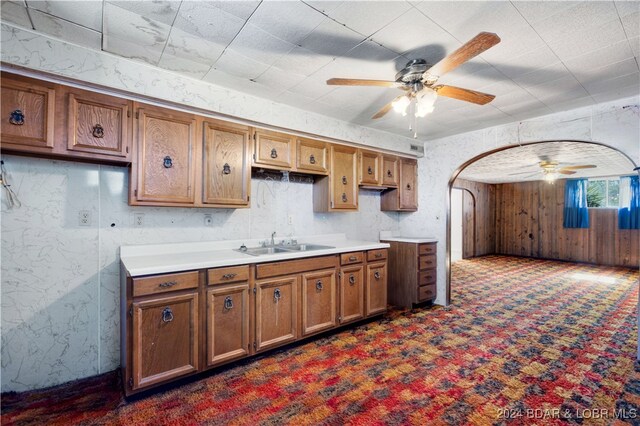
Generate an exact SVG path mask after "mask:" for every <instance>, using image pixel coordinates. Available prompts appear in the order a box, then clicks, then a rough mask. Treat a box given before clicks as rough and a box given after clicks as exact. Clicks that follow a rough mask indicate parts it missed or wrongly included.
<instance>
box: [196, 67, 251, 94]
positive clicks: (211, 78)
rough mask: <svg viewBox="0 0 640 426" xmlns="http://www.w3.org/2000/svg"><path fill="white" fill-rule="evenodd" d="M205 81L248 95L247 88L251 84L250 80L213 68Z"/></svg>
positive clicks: (205, 77) (204, 78)
mask: <svg viewBox="0 0 640 426" xmlns="http://www.w3.org/2000/svg"><path fill="white" fill-rule="evenodd" d="M202 79H203V80H204V81H207V82H209V83H212V84H215V85H218V86H221V87H228V88H231V89H234V90H240V91H242V92H245V93H246V90H247V89H246V87H247V85H248V84H249V83H250V82H251V81H250V80H249V79H248V78H245V77H238V76H236V75H232V74H229V73H227V72H225V71H222V70H220V69H215V68H211V69H210V70H209V72H208V73H207V74H206V75H205V76H204V77H203V78H202Z"/></svg>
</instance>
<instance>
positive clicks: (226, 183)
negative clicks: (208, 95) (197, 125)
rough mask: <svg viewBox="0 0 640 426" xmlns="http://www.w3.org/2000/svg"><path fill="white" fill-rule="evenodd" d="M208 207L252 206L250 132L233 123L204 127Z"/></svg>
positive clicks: (206, 198) (205, 179)
mask: <svg viewBox="0 0 640 426" xmlns="http://www.w3.org/2000/svg"><path fill="white" fill-rule="evenodd" d="M204 150H205V154H204V155H205V157H204V200H203V202H204V203H206V204H221V205H230V206H247V205H249V185H250V182H251V160H250V159H249V128H248V127H246V126H241V125H235V124H232V123H218V122H206V123H205V124H204Z"/></svg>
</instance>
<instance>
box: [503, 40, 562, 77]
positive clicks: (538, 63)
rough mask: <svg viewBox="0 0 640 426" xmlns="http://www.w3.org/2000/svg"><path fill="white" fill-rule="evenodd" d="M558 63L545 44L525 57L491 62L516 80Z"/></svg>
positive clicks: (506, 58)
mask: <svg viewBox="0 0 640 426" xmlns="http://www.w3.org/2000/svg"><path fill="white" fill-rule="evenodd" d="M558 61H559V59H558V57H557V56H556V54H555V53H553V51H552V50H551V49H550V48H549V46H547V45H546V44H545V45H543V46H541V47H539V48H537V49H532V50H531V51H530V52H528V53H526V54H524V55H521V56H511V57H504V58H502V59H496V60H495V61H491V63H492V64H493V66H494V67H495V68H496V69H497V70H498V71H500V72H501V73H503V74H504V75H506V76H507V77H509V78H516V77H519V76H521V75H524V74H527V73H530V72H533V71H536V70H538V69H541V68H543V67H545V66H547V65H548V64H554V63H557V62H558Z"/></svg>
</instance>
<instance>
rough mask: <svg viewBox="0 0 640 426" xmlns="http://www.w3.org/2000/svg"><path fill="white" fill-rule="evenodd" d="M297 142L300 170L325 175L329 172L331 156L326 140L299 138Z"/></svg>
mask: <svg viewBox="0 0 640 426" xmlns="http://www.w3.org/2000/svg"><path fill="white" fill-rule="evenodd" d="M296 144H297V147H296V148H297V149H296V168H297V169H298V170H300V171H306V172H310V173H317V174H323V175H326V174H327V173H329V167H328V166H329V165H328V159H329V156H328V153H327V144H326V143H325V142H320V141H314V140H311V139H301V138H299V139H298V140H297V142H296Z"/></svg>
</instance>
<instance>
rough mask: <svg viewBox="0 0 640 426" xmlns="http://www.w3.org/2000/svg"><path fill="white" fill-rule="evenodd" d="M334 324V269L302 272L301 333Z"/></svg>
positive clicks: (315, 331) (321, 329)
mask: <svg viewBox="0 0 640 426" xmlns="http://www.w3.org/2000/svg"><path fill="white" fill-rule="evenodd" d="M335 326H336V270H335V268H334V269H327V270H325V271H320V272H310V273H307V274H302V334H303V335H304V336H307V335H310V334H313V333H317V332H320V331H324V330H328V329H330V328H333V327H335Z"/></svg>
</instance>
